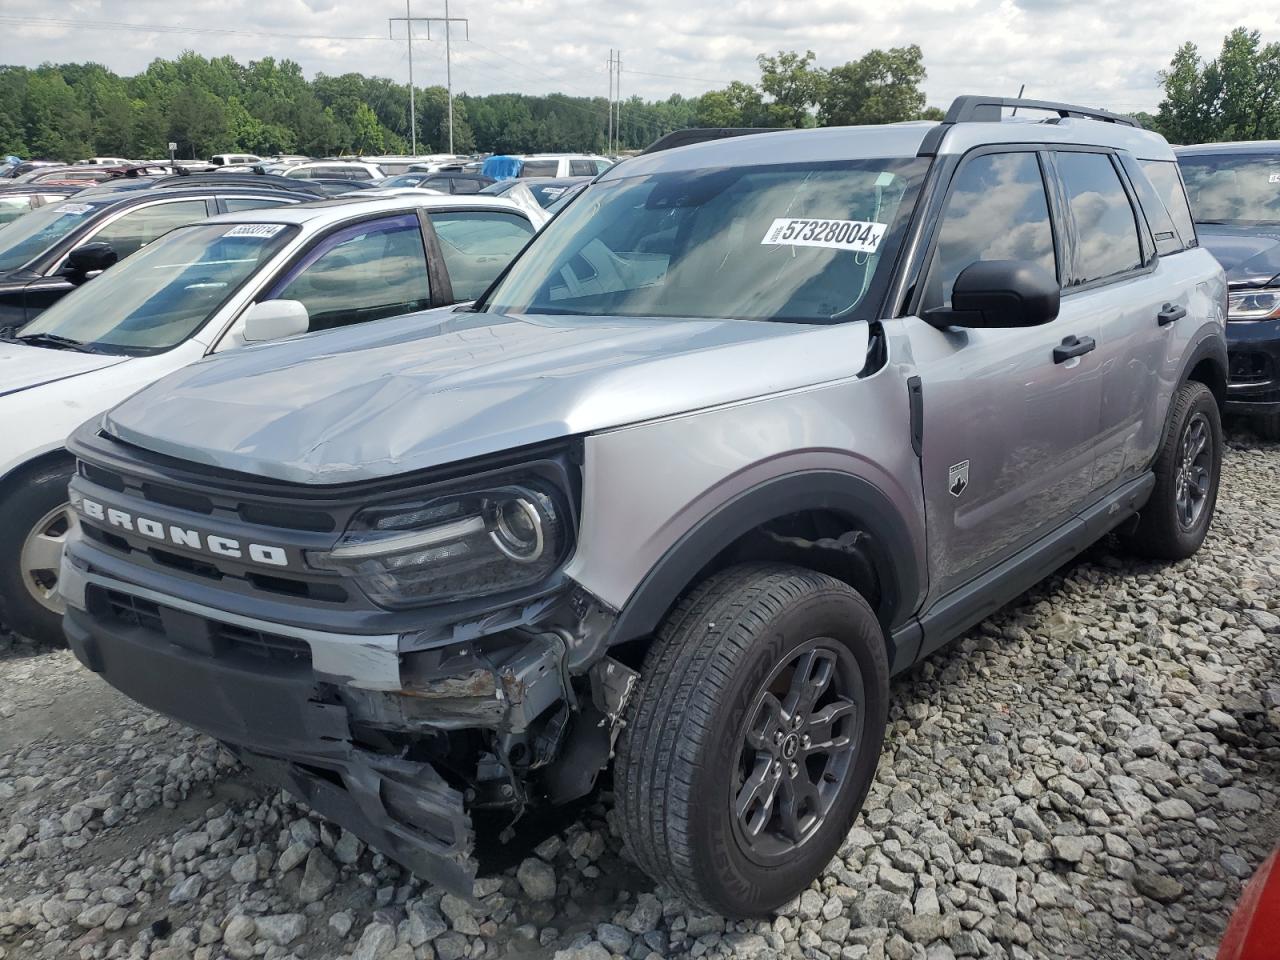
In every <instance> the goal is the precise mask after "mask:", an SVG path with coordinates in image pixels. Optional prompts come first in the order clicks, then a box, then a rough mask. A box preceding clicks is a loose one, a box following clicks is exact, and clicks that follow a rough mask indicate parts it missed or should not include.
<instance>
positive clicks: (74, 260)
mask: <svg viewBox="0 0 1280 960" xmlns="http://www.w3.org/2000/svg"><path fill="white" fill-rule="evenodd" d="M119 259H120V257H119V255H118V254H117V253H116V252H115V250H113V249H112V248H111V244H109V243H103V242H102V241H98V242H95V243H86V244H83V245H82V246H79V247H76V248H75V249H74V250H72V251H71V252H70V253H68V254H67V267H66V269H67V272H68V273H73V274H77V275H79V276H86V275H87V274H90V273H95V272H97V273H101V272H102V271H103V270H105V269H107V267H109V266H111V265H112V264H113V263H115V262H116V261H117V260H119Z"/></svg>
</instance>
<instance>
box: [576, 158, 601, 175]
mask: <svg viewBox="0 0 1280 960" xmlns="http://www.w3.org/2000/svg"><path fill="white" fill-rule="evenodd" d="M595 175H596V165H595V162H594V161H592V160H570V161H569V176H571V177H594V176H595Z"/></svg>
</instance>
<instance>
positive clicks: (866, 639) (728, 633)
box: [614, 564, 889, 917]
mask: <svg viewBox="0 0 1280 960" xmlns="http://www.w3.org/2000/svg"><path fill="white" fill-rule="evenodd" d="M888 699H889V667H888V660H887V654H886V649H885V641H884V636H883V634H882V633H881V630H880V625H879V623H878V621H877V620H876V616H875V614H874V613H873V612H872V610H871V608H870V607H869V606H868V605H867V602H866V600H864V599H863V598H862V597H861V596H860V595H859V594H858V593H857V592H856V591H854V590H853V589H852V588H851V587H849V586H848V585H847V584H844V583H842V582H840V581H839V580H836V579H834V578H832V577H829V576H827V575H825V574H821V573H816V572H814V571H811V570H806V569H803V568H799V567H790V566H783V565H774V564H749V565H743V566H739V567H733V568H730V569H729V570H726V571H724V572H723V573H719V574H716V575H714V576H712V577H710V578H708V579H707V580H706V581H705V582H703V583H702V584H700V585H699V586H697V587H696V588H695V589H694V590H693V591H692V592H691V593H690V594H689V595H688V596H687V597H686V598H685V599H684V600H682V601H681V602H680V603H679V604H678V605H677V606H676V608H675V609H674V610H673V611H672V612H671V614H670V615H669V616H668V617H667V619H666V621H665V622H664V623H663V625H662V626H661V628H660V629H659V631H658V634H657V636H656V637H655V639H654V642H653V646H652V647H651V648H650V650H649V653H648V655H647V657H646V660H645V664H644V668H643V670H642V672H641V680H640V685H639V687H638V688H637V690H636V692H635V694H634V695H633V697H632V707H631V710H630V711H629V717H628V723H627V726H626V727H625V728H624V730H623V733H622V737H621V741H620V749H619V752H618V759H617V763H616V766H615V771H614V777H615V784H616V795H617V806H618V812H619V815H620V822H621V824H622V826H623V835H624V838H625V841H626V843H627V846H628V848H629V849H630V851H631V853H632V856H633V857H634V859H635V861H636V863H637V864H639V866H640V867H641V868H642V869H644V870H645V872H647V873H648V874H649V875H650V876H651V877H653V878H654V879H655V880H656V881H658V882H660V883H666V884H668V885H670V886H672V887H673V888H675V889H676V890H677V891H678V892H679V893H680V894H681V895H683V896H684V897H685V898H686V899H687V900H689V901H691V902H693V903H697V904H699V905H701V906H703V907H705V908H707V909H710V910H713V911H715V912H717V913H721V914H725V915H728V916H733V917H757V916H762V915H765V914H767V913H769V912H770V911H772V910H774V909H776V908H777V907H779V906H781V905H782V904H784V903H786V902H787V901H788V900H791V899H792V898H794V897H795V896H797V895H798V894H799V893H800V892H801V891H802V890H803V889H804V888H805V887H807V886H808V885H809V884H810V883H811V882H812V881H813V879H814V878H815V877H817V876H818V875H819V873H821V871H822V869H823V867H825V866H826V865H827V863H828V862H829V861H830V860H831V858H832V857H833V856H834V855H835V853H836V851H837V850H838V849H839V847H840V845H841V843H842V842H843V841H844V838H845V836H846V834H847V833H848V831H849V828H850V827H851V826H852V824H853V820H854V817H855V816H857V813H858V810H859V809H860V808H861V807H862V803H863V801H864V800H865V799H866V795H867V791H868V790H869V789H870V787H871V782H872V779H873V777H874V775H875V770H876V764H877V763H878V762H879V759H880V748H881V744H882V742H883V740H884V731H885V722H886V717H887V713H888Z"/></svg>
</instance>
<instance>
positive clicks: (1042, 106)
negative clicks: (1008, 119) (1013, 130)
mask: <svg viewBox="0 0 1280 960" xmlns="http://www.w3.org/2000/svg"><path fill="white" fill-rule="evenodd" d="M1005 107H1010V108H1012V109H1014V110H1017V109H1024V110H1044V111H1046V112H1048V113H1056V114H1057V115H1058V116H1059V117H1083V118H1084V119H1086V120H1101V121H1103V122H1104V123H1119V124H1123V125H1124V126H1126V127H1138V128H1139V129H1141V127H1142V124H1141V123H1139V122H1138V121H1137V120H1135V119H1134V118H1133V117H1122V116H1120V115H1119V114H1116V113H1108V112H1107V111H1106V110H1096V109H1094V108H1093V107H1081V106H1077V105H1076V104H1074V103H1056V102H1055V101H1053V100H1024V99H1022V98H1020V97H981V96H973V95H969V96H963V97H956V98H955V100H953V101H951V109H950V110H948V111H947V115H946V116H945V117H943V119H942V122H943V123H998V122H999V121H1000V120H1001V119H1003V117H1004V113H1003V111H1004V108H1005Z"/></svg>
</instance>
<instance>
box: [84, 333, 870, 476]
mask: <svg viewBox="0 0 1280 960" xmlns="http://www.w3.org/2000/svg"><path fill="white" fill-rule="evenodd" d="M867 345H868V330H867V325H866V324H865V323H861V322H856V323H845V324H839V325H834V326H812V325H800V324H791V323H771V322H757V321H743V320H684V319H661V318H639V319H631V318H618V317H581V316H541V315H538V316H532V315H521V316H504V315H495V314H487V313H463V312H454V311H451V310H443V311H441V310H435V311H428V312H426V313H420V314H411V315H409V316H406V317H400V318H397V319H395V320H385V321H380V322H377V323H372V324H368V325H365V326H360V327H352V328H349V329H346V330H337V331H332V332H330V333H324V334H320V335H316V336H309V337H301V338H297V339H294V340H289V341H283V342H280V343H274V344H265V345H262V346H259V347H252V348H249V349H245V350H240V351H236V352H235V353H234V354H227V355H224V356H221V357H217V358H213V359H210V360H206V361H203V362H200V363H196V364H193V365H191V366H189V367H186V368H184V369H182V370H179V371H178V372H176V373H174V374H171V375H170V376H168V377H166V378H164V379H162V380H160V381H158V382H157V383H155V384H154V385H152V386H151V387H148V388H147V389H145V390H142V391H141V392H139V393H137V394H135V395H134V396H132V397H131V398H129V399H128V400H126V401H124V402H123V403H122V404H120V405H119V406H117V407H116V408H115V409H113V410H112V411H110V412H109V413H108V414H107V415H106V417H105V420H104V424H103V425H104V427H105V429H106V430H107V432H108V433H109V434H110V435H113V436H115V437H116V438H118V439H120V440H123V441H125V442H127V443H131V444H134V445H136V446H139V447H142V448H144V449H147V450H151V451H153V452H156V453H160V454H164V455H167V456H173V457H177V458H180V459H183V460H187V461H191V462H195V463H201V464H206V465H209V466H214V467H218V468H222V469H227V470H232V471H236V472H239V473H246V474H253V475H256V476H260V477H267V478H272V479H276V480H282V481H288V482H294V483H306V484H336V483H347V482H351V481H358V480H366V479H373V478H383V477H388V476H394V475H397V474H402V473H408V472H412V471H417V470H423V469H427V468H430V467H435V466H439V465H442V464H449V463H455V462H458V461H462V460H467V459H469V458H472V457H479V456H485V455H488V454H492V453H495V452H499V451H503V450H510V449H515V448H519V447H524V446H528V445H530V444H536V443H541V442H545V441H551V440H555V439H559V438H563V437H569V436H574V435H581V434H586V433H590V432H593V431H598V430H603V429H610V428H616V427H622V426H626V425H628V424H635V423H639V422H642V421H646V420H652V419H655V418H660V417H664V416H671V415H675V414H681V413H686V412H691V411H695V410H699V409H704V408H707V407H711V406H718V405H722V404H726V403H734V402H738V401H743V400H749V399H751V398H754V397H760V396H766V395H769V394H773V393H777V392H780V391H785V390H794V389H800V388H803V387H806V386H809V385H812V384H816V383H822V382H826V381H830V380H837V379H843V378H848V377H852V376H856V375H857V374H858V372H859V371H860V370H861V369H862V367H863V366H864V362H865V359H866V355H867Z"/></svg>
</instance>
